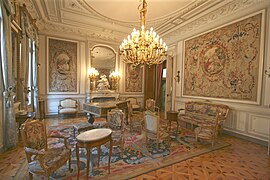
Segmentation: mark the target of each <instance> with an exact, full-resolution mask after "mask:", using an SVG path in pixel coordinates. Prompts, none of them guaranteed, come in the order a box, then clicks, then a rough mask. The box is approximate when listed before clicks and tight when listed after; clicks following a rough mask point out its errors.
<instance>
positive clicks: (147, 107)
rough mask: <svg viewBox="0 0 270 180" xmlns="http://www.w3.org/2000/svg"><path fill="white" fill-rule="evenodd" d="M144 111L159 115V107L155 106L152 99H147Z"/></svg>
mask: <svg viewBox="0 0 270 180" xmlns="http://www.w3.org/2000/svg"><path fill="white" fill-rule="evenodd" d="M145 110H149V111H152V112H155V113H156V114H159V107H157V106H156V101H155V100H154V99H151V98H148V99H146V101H145Z"/></svg>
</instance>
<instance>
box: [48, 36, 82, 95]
mask: <svg viewBox="0 0 270 180" xmlns="http://www.w3.org/2000/svg"><path fill="white" fill-rule="evenodd" d="M77 61H78V43H77V42H74V41H67V40H61V39H55V38H48V68H47V69H48V81H47V84H48V94H63V93H64V94H74V93H78V82H79V80H78V77H79V76H78V70H77V66H78V62H77Z"/></svg>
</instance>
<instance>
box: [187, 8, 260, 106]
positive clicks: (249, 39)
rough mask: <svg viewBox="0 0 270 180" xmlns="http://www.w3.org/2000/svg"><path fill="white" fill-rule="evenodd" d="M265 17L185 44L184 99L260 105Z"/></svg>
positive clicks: (243, 21) (238, 23)
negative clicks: (219, 100) (209, 99)
mask: <svg viewBox="0 0 270 180" xmlns="http://www.w3.org/2000/svg"><path fill="white" fill-rule="evenodd" d="M263 14H264V13H263V12H260V13H256V14H255V15H252V16H250V17H246V18H245V19H242V20H239V21H237V22H234V23H232V24H229V25H226V26H223V27H220V28H218V29H216V30H214V31H211V32H208V33H205V34H202V35H199V36H197V37H193V38H191V39H188V40H185V41H184V76H183V78H184V79H183V96H187V97H192V96H193V97H204V98H219V99H220V98H221V99H225V100H230V101H235V100H236V101H243V102H248V103H259V100H260V88H261V84H260V83H261V78H262V75H261V74H262V73H261V72H262V50H261V49H262V47H261V46H262V44H263V43H262V41H263V40H262V36H263V28H262V26H263Z"/></svg>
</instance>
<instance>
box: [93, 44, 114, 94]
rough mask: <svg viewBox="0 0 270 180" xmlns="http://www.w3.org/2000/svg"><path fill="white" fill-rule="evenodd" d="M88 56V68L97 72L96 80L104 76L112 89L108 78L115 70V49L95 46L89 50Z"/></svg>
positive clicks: (101, 45) (106, 46)
mask: <svg viewBox="0 0 270 180" xmlns="http://www.w3.org/2000/svg"><path fill="white" fill-rule="evenodd" d="M89 55H90V63H89V66H90V68H95V69H96V70H97V71H98V72H99V76H98V77H97V80H98V79H99V78H100V76H101V75H103V74H105V75H106V77H107V79H108V80H109V83H110V87H112V86H111V80H110V78H109V76H110V74H111V73H112V72H113V71H116V69H117V52H116V51H115V49H114V48H113V47H111V46H109V45H105V44H96V45H94V46H93V47H92V48H90V51H89ZM110 89H111V88H110Z"/></svg>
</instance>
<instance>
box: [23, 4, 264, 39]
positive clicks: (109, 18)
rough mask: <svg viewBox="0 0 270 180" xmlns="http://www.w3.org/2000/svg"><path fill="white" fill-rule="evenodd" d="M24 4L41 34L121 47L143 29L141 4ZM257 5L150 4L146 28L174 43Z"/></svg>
mask: <svg viewBox="0 0 270 180" xmlns="http://www.w3.org/2000/svg"><path fill="white" fill-rule="evenodd" d="M20 1H21V3H24V4H26V7H27V9H28V11H29V12H30V14H31V16H32V17H33V18H34V19H36V20H37V26H38V28H39V31H40V33H41V34H42V33H43V34H45V33H47V34H49V33H51V34H53V33H55V32H58V33H65V34H73V35H79V36H82V37H84V38H86V39H89V40H92V41H93V40H95V41H101V42H102V41H104V42H108V41H110V43H113V44H120V42H122V40H123V39H124V38H126V37H127V35H128V34H130V33H131V31H132V29H133V28H134V27H136V28H138V27H139V11H138V9H137V7H138V6H139V5H140V1H139V0H20ZM256 1H258V2H260V0H237V1H235V0H226V1H224V0H147V3H148V7H147V10H148V11H147V16H146V26H147V29H149V28H150V27H153V28H154V30H155V31H156V32H157V33H158V34H159V35H160V36H161V37H163V39H164V40H165V42H166V40H167V41H168V40H169V41H171V42H172V41H175V40H176V39H178V37H177V36H178V34H182V32H185V33H186V32H187V30H192V29H194V28H195V29H196V28H199V27H200V26H201V25H202V23H201V22H203V24H204V23H207V22H208V21H209V19H210V20H216V19H218V18H222V17H223V16H226V15H228V13H233V12H235V11H237V10H240V9H241V8H244V7H246V6H247V5H248V6H251V5H252V4H254V3H256ZM262 1H264V0H262ZM203 16H204V19H202V17H203ZM200 18H201V19H200ZM199 19H200V20H199ZM196 20H199V21H197V22H196ZM191 22H193V24H191ZM194 22H195V23H194ZM182 30H183V31H182ZM176 32H177V33H176ZM167 43H168V42H167Z"/></svg>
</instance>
